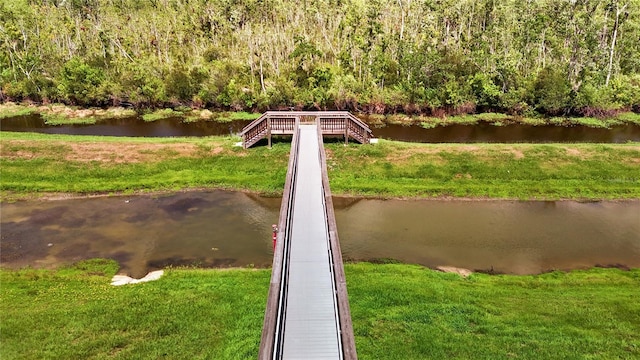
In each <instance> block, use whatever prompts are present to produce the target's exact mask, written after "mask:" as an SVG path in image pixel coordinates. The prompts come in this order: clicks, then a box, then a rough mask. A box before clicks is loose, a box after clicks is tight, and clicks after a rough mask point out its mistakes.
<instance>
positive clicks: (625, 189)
mask: <svg viewBox="0 0 640 360" xmlns="http://www.w3.org/2000/svg"><path fill="white" fill-rule="evenodd" d="M327 163H328V168H329V178H330V179H331V190H332V191H333V192H334V193H337V194H352V195H356V196H382V197H439V196H452V197H479V198H510V199H512V198H515V199H625V198H638V197H640V144H411V143H401V142H393V141H380V143H378V144H376V145H372V146H360V145H349V146H346V147H345V146H343V145H337V144H330V145H328V161H327Z"/></svg>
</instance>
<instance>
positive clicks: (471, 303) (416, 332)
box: [0, 260, 640, 359]
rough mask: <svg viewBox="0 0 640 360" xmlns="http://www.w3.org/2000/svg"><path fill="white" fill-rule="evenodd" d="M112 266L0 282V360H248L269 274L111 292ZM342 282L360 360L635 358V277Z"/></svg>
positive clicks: (353, 273)
mask: <svg viewBox="0 0 640 360" xmlns="http://www.w3.org/2000/svg"><path fill="white" fill-rule="evenodd" d="M116 268H117V266H116V264H115V263H113V262H111V261H102V260H91V261H88V262H83V263H80V264H78V265H76V266H73V267H70V268H65V269H61V270H57V271H52V270H20V271H10V270H0V280H1V281H2V287H1V288H0V294H1V296H2V301H1V302H0V314H1V315H0V316H1V317H2V319H1V320H2V322H1V323H2V344H3V346H2V347H0V357H1V358H3V359H18V358H29V359H70V358H115V359H125V358H139V357H145V358H146V357H151V358H160V357H165V358H171V359H194V358H216V359H247V358H256V355H257V350H258V345H259V341H260V331H261V327H262V317H263V314H264V306H265V303H266V295H267V290H268V286H269V276H270V271H269V270H249V269H246V270H242V269H239V270H170V271H168V273H167V275H166V276H165V277H163V278H162V279H160V280H159V281H156V282H150V283H145V284H138V285H134V286H131V285H130V286H124V287H111V286H110V285H108V284H109V281H110V277H111V276H112V275H113V274H114V273H115V272H116ZM345 271H346V275H347V282H348V286H349V298H350V303H351V312H352V319H353V325H354V332H355V337H356V346H357V349H358V355H359V358H360V359H443V358H453V359H470V358H473V359H507V358H526V359H530V358H536V359H578V358H603V359H609V358H636V357H639V356H640V335H638V334H639V333H640V332H639V331H638V324H640V304H639V303H638V302H637V298H638V296H640V292H639V290H638V289H640V271H639V270H638V269H635V270H631V271H628V272H625V271H621V270H617V269H592V270H587V271H574V272H570V273H560V272H555V273H549V274H543V275H537V276H507V275H501V276H489V275H483V274H472V275H471V276H470V277H469V278H466V279H465V278H461V277H460V276H458V275H455V274H444V273H439V272H435V271H431V270H428V269H425V268H422V267H419V266H411V265H397V264H394V265H372V264H366V263H363V264H347V265H346V266H345ZM25 334H29V336H25Z"/></svg>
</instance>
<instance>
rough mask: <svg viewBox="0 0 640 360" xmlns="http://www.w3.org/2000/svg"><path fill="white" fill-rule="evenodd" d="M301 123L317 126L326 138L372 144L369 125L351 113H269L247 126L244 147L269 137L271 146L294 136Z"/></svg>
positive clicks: (243, 139)
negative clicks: (280, 137)
mask: <svg viewBox="0 0 640 360" xmlns="http://www.w3.org/2000/svg"><path fill="white" fill-rule="evenodd" d="M298 123H302V124H304V123H312V124H317V125H318V126H319V127H320V129H321V130H322V135H338V136H343V137H344V141H345V142H348V141H349V139H353V140H355V141H357V142H359V143H361V144H368V143H369V140H370V139H371V129H369V126H367V124H365V123H363V122H362V121H361V120H360V119H358V118H357V117H355V116H353V114H351V113H350V112H348V111H267V112H265V113H264V114H262V116H260V117H259V118H257V119H256V120H254V121H252V122H251V123H250V124H249V125H247V126H245V127H244V129H243V130H242V132H241V133H240V136H242V144H243V146H244V148H245V149H246V148H249V147H251V146H253V145H255V144H256V143H257V142H258V141H260V140H262V139H265V138H266V139H267V141H268V145H269V147H271V138H272V136H274V135H293V133H294V132H295V130H296V129H297V126H296V124H298Z"/></svg>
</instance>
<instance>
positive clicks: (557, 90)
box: [533, 67, 571, 114]
mask: <svg viewBox="0 0 640 360" xmlns="http://www.w3.org/2000/svg"><path fill="white" fill-rule="evenodd" d="M570 95H571V88H570V85H569V82H568V81H567V76H566V74H565V73H563V72H562V71H561V70H560V69H559V68H556V67H547V68H544V69H542V71H541V72H540V73H539V74H538V77H537V78H536V81H535V82H534V84H533V97H534V99H533V101H534V102H535V104H536V108H537V109H538V110H541V111H542V112H545V113H548V114H559V113H562V112H563V111H564V110H565V109H567V107H568V105H569V103H570V101H571V98H570Z"/></svg>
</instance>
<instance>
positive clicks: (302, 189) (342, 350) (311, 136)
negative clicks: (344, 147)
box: [260, 125, 357, 360]
mask: <svg viewBox="0 0 640 360" xmlns="http://www.w3.org/2000/svg"><path fill="white" fill-rule="evenodd" d="M297 136H298V137H299V139H298V142H297V144H296V146H297V151H296V149H294V148H292V155H291V156H292V157H293V156H295V157H296V161H291V162H290V168H289V173H292V174H294V175H293V176H289V175H288V178H289V177H290V180H288V182H289V181H290V182H291V184H290V185H291V189H292V191H291V192H290V199H283V204H284V203H285V201H287V202H288V203H289V204H291V205H290V208H291V211H290V212H289V211H288V213H289V214H287V221H283V219H282V216H283V214H281V222H280V223H281V224H285V223H286V224H288V226H287V228H285V229H280V233H279V234H278V235H279V237H278V240H279V241H280V240H281V239H282V241H284V244H278V246H277V249H278V250H277V251H281V252H282V254H280V253H279V252H276V254H274V271H275V269H279V268H281V269H282V272H281V273H282V275H281V278H279V279H278V281H275V282H274V281H273V277H272V287H271V288H270V294H269V298H270V299H275V298H276V296H275V295H276V294H275V292H278V297H279V298H280V300H279V301H278V308H277V309H275V308H274V304H275V303H276V301H271V300H270V301H268V303H267V312H266V314H265V328H264V329H263V336H262V342H261V344H260V359H270V360H272V359H347V360H352V359H356V358H357V356H356V353H355V344H354V343H353V330H352V328H351V319H350V313H349V306H348V299H347V294H346V287H345V283H344V271H343V269H342V256H341V255H336V254H335V253H334V251H335V250H336V249H335V248H337V251H338V252H339V251H340V249H339V245H338V244H337V243H336V241H337V235H336V228H335V218H334V213H333V208H331V209H330V210H329V209H328V208H327V206H333V204H332V202H331V201H330V196H331V192H330V191H329V189H328V182H327V174H326V166H325V164H324V156H323V155H324V152H322V151H321V150H323V149H322V148H321V146H322V136H321V135H320V133H319V132H318V126H317V125H300V126H299V133H298V135H297ZM294 152H295V153H294ZM287 188H288V186H287V185H285V190H286V189H287ZM327 197H328V198H329V200H328V201H327ZM283 208H285V207H284V205H283ZM329 218H330V219H329ZM332 243H333V245H332ZM332 247H333V248H332ZM276 261H278V264H276ZM280 261H281V262H280ZM336 269H337V271H336ZM336 273H338V278H336ZM274 276H275V274H274ZM274 284H280V286H278V287H276V286H273V285H274ZM283 284H284V286H282V285H283ZM278 289H279V290H278ZM341 316H342V319H341ZM274 317H275V320H274ZM346 318H348V319H346ZM267 327H268V328H267ZM345 333H347V334H345ZM345 335H346V336H345ZM345 339H346V340H345ZM345 341H346V342H347V343H346V344H345V343H344V342H345Z"/></svg>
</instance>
